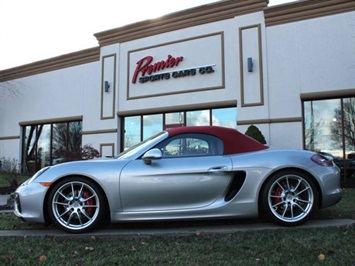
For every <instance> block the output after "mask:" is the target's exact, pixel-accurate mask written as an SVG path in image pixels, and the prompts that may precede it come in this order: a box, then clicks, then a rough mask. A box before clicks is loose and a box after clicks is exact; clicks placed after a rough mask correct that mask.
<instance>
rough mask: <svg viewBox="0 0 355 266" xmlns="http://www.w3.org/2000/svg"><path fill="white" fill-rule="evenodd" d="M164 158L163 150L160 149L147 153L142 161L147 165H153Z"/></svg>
mask: <svg viewBox="0 0 355 266" xmlns="http://www.w3.org/2000/svg"><path fill="white" fill-rule="evenodd" d="M162 157H163V154H162V152H161V150H159V149H158V148H154V149H151V150H149V151H147V152H146V153H145V154H144V155H143V157H142V159H143V161H144V162H145V163H146V164H152V160H160V159H161V158H162Z"/></svg>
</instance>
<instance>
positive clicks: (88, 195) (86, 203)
mask: <svg viewBox="0 0 355 266" xmlns="http://www.w3.org/2000/svg"><path fill="white" fill-rule="evenodd" d="M91 196H92V195H91V193H89V192H85V193H84V195H83V198H84V199H88V200H86V201H85V205H94V204H95V202H94V199H93V198H91V199H89V198H90V197H91ZM86 212H87V213H88V214H90V215H92V214H93V213H94V208H93V207H87V208H86Z"/></svg>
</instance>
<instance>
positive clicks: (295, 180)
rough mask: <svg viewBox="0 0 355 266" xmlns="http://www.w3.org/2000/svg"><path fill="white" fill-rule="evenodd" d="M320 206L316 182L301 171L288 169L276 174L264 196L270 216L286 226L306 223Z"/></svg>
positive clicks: (262, 199)
mask: <svg viewBox="0 0 355 266" xmlns="http://www.w3.org/2000/svg"><path fill="white" fill-rule="evenodd" d="M317 206H318V191H317V188H316V186H315V185H314V181H313V180H312V179H311V178H309V176H308V175H306V174H305V173H303V172H301V171H296V170H287V171H286V170H285V171H282V172H279V173H277V174H275V175H274V176H272V177H271V178H270V179H269V180H268V181H267V183H266V184H265V186H264V189H263V191H262V195H261V209H262V211H263V213H264V215H265V216H266V218H268V219H270V220H272V221H274V222H276V223H278V224H281V225H286V226H292V225H299V224H302V223H304V222H306V221H307V220H308V219H309V218H310V217H311V216H312V215H313V213H314V212H315V211H316V209H317Z"/></svg>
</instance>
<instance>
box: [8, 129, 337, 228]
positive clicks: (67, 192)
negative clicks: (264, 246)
mask: <svg viewBox="0 0 355 266" xmlns="http://www.w3.org/2000/svg"><path fill="white" fill-rule="evenodd" d="M341 197H342V190H341V188H340V177H339V169H338V168H337V167H336V166H335V165H334V164H333V162H332V160H328V159H327V158H325V157H324V156H322V155H320V154H317V153H314V152H309V151H302V150H276V149H271V148H269V147H267V146H265V145H262V144H260V143H259V142H257V141H255V140H253V139H251V138H249V137H247V136H245V135H243V134H241V133H239V132H238V131H237V130H235V129H231V128H224V127H216V126H200V127H180V128H172V129H167V130H166V131H163V132H161V133H159V134H157V135H155V136H153V137H151V138H149V139H147V140H145V141H143V142H142V143H140V144H139V145H136V146H135V147H132V148H130V149H128V150H126V151H125V152H123V153H122V154H120V155H119V157H118V158H115V159H107V160H91V161H78V162H71V163H64V164H60V165H56V166H51V167H47V168H44V169H42V170H40V171H39V172H37V173H36V174H35V175H34V176H33V177H32V178H30V179H29V180H28V181H26V182H25V183H24V184H22V185H21V186H20V187H19V188H18V189H17V190H16V192H15V214H16V215H17V216H19V217H21V218H22V219H24V220H27V221H31V222H40V223H45V222H53V223H55V224H56V225H57V226H59V227H60V228H61V229H63V230H65V231H68V232H71V233H83V232H87V231H90V230H92V229H94V228H97V227H99V226H102V225H103V224H107V223H108V222H127V221H153V220H179V219H185V220H188V219H206V218H209V219H211V218H238V217H243V218H253V217H258V215H260V216H263V217H266V218H268V219H270V220H272V221H274V222H276V223H278V224H281V225H285V226H292V225H299V224H302V223H304V222H306V221H307V220H308V219H309V218H310V217H311V216H312V214H313V213H314V212H315V211H316V210H317V209H318V208H324V207H328V206H331V205H333V204H335V203H337V202H338V201H339V200H340V199H341Z"/></svg>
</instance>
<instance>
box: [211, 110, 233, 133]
mask: <svg viewBox="0 0 355 266" xmlns="http://www.w3.org/2000/svg"><path fill="white" fill-rule="evenodd" d="M212 125H213V126H221V127H230V128H236V126H237V107H229V108H219V109H212Z"/></svg>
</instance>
